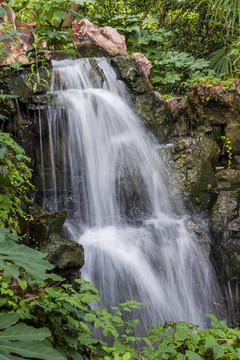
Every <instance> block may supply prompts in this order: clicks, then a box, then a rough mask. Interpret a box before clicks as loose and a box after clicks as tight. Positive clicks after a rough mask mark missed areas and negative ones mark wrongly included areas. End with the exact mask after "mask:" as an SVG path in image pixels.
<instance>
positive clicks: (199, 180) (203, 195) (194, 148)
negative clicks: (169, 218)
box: [170, 128, 220, 211]
mask: <svg viewBox="0 0 240 360" xmlns="http://www.w3.org/2000/svg"><path fill="white" fill-rule="evenodd" d="M171 152H172V159H173V162H171V164H172V169H170V172H171V174H172V178H173V182H174V185H175V189H176V192H177V193H179V194H180V195H181V197H182V198H183V200H184V202H185V204H186V205H187V207H188V208H189V209H191V210H192V209H193V208H194V209H195V210H198V211H199V210H200V211H205V210H209V209H210V208H211V206H212V205H213V203H214V201H215V198H216V196H217V192H216V179H215V172H214V166H215V165H216V164H217V162H218V158H219V153H220V151H219V147H218V145H217V143H216V140H215V138H214V136H213V135H212V134H211V133H208V128H200V129H198V132H196V133H195V136H191V137H185V138H180V139H179V140H178V142H177V144H176V146H175V147H174V148H172V150H171Z"/></svg>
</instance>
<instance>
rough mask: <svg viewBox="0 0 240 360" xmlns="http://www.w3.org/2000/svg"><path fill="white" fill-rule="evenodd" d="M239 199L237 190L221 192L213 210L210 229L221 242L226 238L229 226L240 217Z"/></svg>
mask: <svg viewBox="0 0 240 360" xmlns="http://www.w3.org/2000/svg"><path fill="white" fill-rule="evenodd" d="M238 197H239V193H238V191H237V190H236V191H221V192H220V194H219V196H218V198H217V201H216V203H215V204H214V206H213V208H212V210H211V214H210V229H211V231H212V233H213V235H214V238H215V239H217V240H219V241H222V238H223V236H224V235H225V238H226V236H227V231H228V226H229V224H230V223H231V222H232V221H233V220H234V219H235V218H236V217H237V216H238ZM239 230H240V229H239ZM225 233H226V234H225ZM227 237H228V236H227Z"/></svg>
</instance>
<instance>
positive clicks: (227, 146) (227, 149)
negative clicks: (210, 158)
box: [220, 136, 233, 169]
mask: <svg viewBox="0 0 240 360" xmlns="http://www.w3.org/2000/svg"><path fill="white" fill-rule="evenodd" d="M220 138H221V139H222V140H223V148H222V153H221V155H225V154H227V157H228V169H230V168H231V163H232V156H233V154H232V147H231V141H230V140H229V138H228V137H227V136H220Z"/></svg>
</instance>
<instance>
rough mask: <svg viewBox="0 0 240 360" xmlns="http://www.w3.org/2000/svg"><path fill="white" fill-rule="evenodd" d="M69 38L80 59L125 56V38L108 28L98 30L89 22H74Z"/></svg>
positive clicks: (84, 20) (85, 20)
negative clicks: (70, 37)
mask: <svg viewBox="0 0 240 360" xmlns="http://www.w3.org/2000/svg"><path fill="white" fill-rule="evenodd" d="M71 36H72V39H73V42H74V45H75V48H76V51H77V53H78V55H79V56H81V57H94V56H116V55H127V51H126V50H127V46H126V40H125V37H124V36H122V35H121V34H119V32H118V31H117V30H116V29H114V28H112V27H110V26H104V27H102V28H99V27H98V26H96V25H94V24H92V23H91V22H90V21H89V20H87V19H83V20H75V21H73V23H72V30H71Z"/></svg>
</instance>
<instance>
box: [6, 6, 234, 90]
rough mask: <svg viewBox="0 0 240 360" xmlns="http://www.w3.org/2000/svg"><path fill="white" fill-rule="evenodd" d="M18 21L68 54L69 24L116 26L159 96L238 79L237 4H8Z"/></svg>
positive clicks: (69, 46)
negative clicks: (143, 61) (148, 69)
mask: <svg viewBox="0 0 240 360" xmlns="http://www.w3.org/2000/svg"><path fill="white" fill-rule="evenodd" d="M9 5H10V6H11V7H12V8H13V10H14V11H15V13H16V14H17V18H18V19H19V20H21V21H25V22H28V23H29V22H31V23H36V24H37V27H36V31H37V32H38V33H39V35H40V36H42V37H43V38H45V39H46V40H47V42H48V45H49V46H51V47H52V48H55V49H56V50H58V49H66V50H67V51H69V52H71V53H73V52H74V49H73V44H72V41H71V37H70V24H71V21H72V20H73V19H82V18H88V19H89V20H90V21H92V22H93V23H95V24H96V25H99V26H104V25H110V26H113V27H116V28H117V29H118V30H119V31H120V32H121V33H122V34H123V35H125V36H126V39H127V45H128V51H129V53H131V52H135V51H139V52H143V53H144V54H145V55H146V56H147V57H148V59H149V60H150V61H151V62H152V64H153V69H152V73H151V81H152V83H153V84H154V86H155V87H156V88H157V89H158V90H159V91H160V92H161V93H162V94H184V93H185V92H186V87H187V86H188V85H190V84H193V83H195V82H199V81H207V82H209V83H211V82H218V81H220V80H228V83H230V82H231V80H232V78H233V77H237V76H239V69H238V65H239V59H240V41H239V16H240V15H239V9H240V1H239V0H147V1H142V0H139V1H133V0H127V1H122V0H121V1H113V0H76V1H75V2H73V1H72V0H67V1H65V0H52V1H46V0H39V1H34V0H30V1H26V0H10V1H9Z"/></svg>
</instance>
